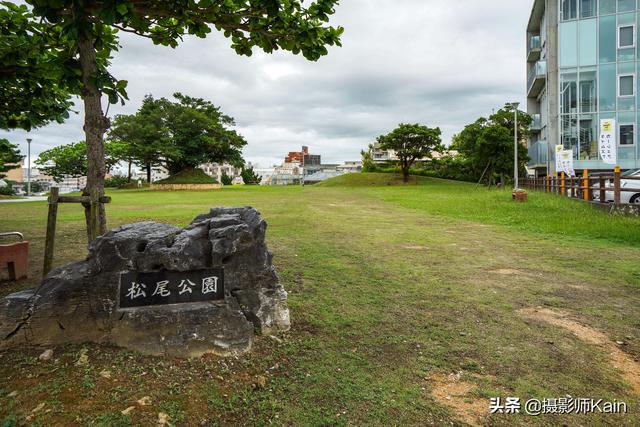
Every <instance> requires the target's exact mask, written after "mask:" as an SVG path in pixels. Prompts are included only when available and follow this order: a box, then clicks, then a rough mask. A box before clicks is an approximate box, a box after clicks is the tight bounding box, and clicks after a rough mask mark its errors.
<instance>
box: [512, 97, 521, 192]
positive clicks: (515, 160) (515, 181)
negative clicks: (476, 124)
mask: <svg viewBox="0 0 640 427" xmlns="http://www.w3.org/2000/svg"><path fill="white" fill-rule="evenodd" d="M511 106H512V107H513V117H514V126H513V189H514V190H517V189H518V172H519V171H518V107H519V106H520V103H519V102H512V103H511Z"/></svg>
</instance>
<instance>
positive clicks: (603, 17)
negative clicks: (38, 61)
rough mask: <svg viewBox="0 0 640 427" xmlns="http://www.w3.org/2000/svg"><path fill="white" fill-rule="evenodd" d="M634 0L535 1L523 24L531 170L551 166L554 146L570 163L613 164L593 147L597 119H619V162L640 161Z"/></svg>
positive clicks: (635, 163)
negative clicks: (569, 157) (530, 120)
mask: <svg viewBox="0 0 640 427" xmlns="http://www.w3.org/2000/svg"><path fill="white" fill-rule="evenodd" d="M639 5H640V3H638V4H636V0H599V1H598V0H535V1H534V4H533V9H532V11H531V16H530V19H529V23H528V26H527V53H526V56H527V111H528V112H529V114H531V115H532V116H533V119H534V121H533V125H532V133H531V136H530V138H529V142H528V147H529V157H530V159H531V160H530V164H529V166H530V168H533V169H535V171H536V174H537V175H538V176H544V175H546V174H547V173H549V171H550V173H553V172H554V171H555V159H554V155H553V153H554V152H555V146H556V145H563V146H564V148H565V149H566V150H569V149H570V150H572V151H573V158H574V166H575V169H577V170H578V169H589V170H593V171H597V170H609V171H610V170H611V169H612V166H611V165H607V164H605V163H603V162H602V161H601V159H600V158H599V153H598V139H599V136H600V121H601V120H603V119H614V120H615V121H616V137H617V152H618V156H617V157H618V163H619V165H620V166H621V167H622V168H623V169H631V168H637V167H640V150H639V145H638V128H639V125H640V117H639V116H638V109H639V107H640V98H639V97H638V88H639V87H640V85H639V84H638V69H639V68H640V62H639V59H640V56H639V48H640V37H639V36H638V25H639V23H640V20H639V14H638V6H639Z"/></svg>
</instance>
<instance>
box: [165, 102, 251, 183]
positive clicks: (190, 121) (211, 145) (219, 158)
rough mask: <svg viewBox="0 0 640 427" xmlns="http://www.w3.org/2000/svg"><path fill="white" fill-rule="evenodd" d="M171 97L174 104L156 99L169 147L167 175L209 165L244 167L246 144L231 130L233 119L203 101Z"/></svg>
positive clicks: (240, 136) (233, 123)
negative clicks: (243, 150)
mask: <svg viewBox="0 0 640 427" xmlns="http://www.w3.org/2000/svg"><path fill="white" fill-rule="evenodd" d="M173 96H174V98H176V100H177V102H171V101H169V100H167V99H164V98H162V99H161V100H160V102H161V104H162V110H163V115H164V122H165V124H166V127H167V128H168V131H169V134H168V136H167V139H168V140H169V145H170V147H171V150H170V153H169V154H168V155H167V156H166V164H165V166H166V168H167V169H168V170H169V173H171V174H176V173H178V172H182V171H185V170H193V169H195V168H197V167H198V166H200V165H201V164H203V163H209V162H211V163H220V164H222V163H229V164H231V165H233V166H236V167H241V166H242V165H244V159H243V158H242V147H244V146H245V145H247V141H246V140H245V139H244V138H243V137H242V135H240V134H238V133H237V132H236V131H235V130H233V129H231V127H232V126H235V121H234V119H233V117H230V116H227V115H226V114H223V113H222V112H221V111H220V108H219V107H216V106H215V105H213V104H212V103H211V102H209V101H205V100H204V99H201V98H192V97H190V96H185V95H182V94H181V93H176V94H174V95H173Z"/></svg>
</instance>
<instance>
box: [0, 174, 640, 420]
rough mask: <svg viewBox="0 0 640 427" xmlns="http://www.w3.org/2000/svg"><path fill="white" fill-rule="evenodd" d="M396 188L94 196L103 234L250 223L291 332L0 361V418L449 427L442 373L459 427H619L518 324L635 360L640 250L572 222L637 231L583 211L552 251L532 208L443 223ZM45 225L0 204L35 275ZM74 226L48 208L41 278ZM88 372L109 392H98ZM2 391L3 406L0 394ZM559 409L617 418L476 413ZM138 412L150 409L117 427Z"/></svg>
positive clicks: (449, 204)
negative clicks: (48, 236)
mask: <svg viewBox="0 0 640 427" xmlns="http://www.w3.org/2000/svg"><path fill="white" fill-rule="evenodd" d="M389 178H391V179H389ZM397 181H398V180H397V178H395V177H392V176H388V175H387V176H379V175H367V174H365V175H352V176H349V177H347V178H339V181H337V182H336V181H334V182H330V183H328V184H327V185H324V186H322V187H306V188H300V187H288V188H264V187H237V188H232V189H224V190H222V191H216V192H173V193H168V192H167V193H165V192H163V193H156V192H148V191H114V192H112V193H111V195H112V196H113V198H114V202H113V203H112V204H111V205H109V206H108V209H109V218H110V225H111V226H116V225H119V224H122V223H128V222H132V221H137V220H148V219H153V220H159V221H162V222H168V223H173V224H177V225H181V226H183V225H185V224H187V223H188V222H189V221H190V220H191V219H192V218H193V217H194V216H195V215H197V214H198V213H200V212H203V211H205V210H207V209H208V208H209V207H211V206H218V205H252V206H255V207H256V208H258V209H259V210H260V211H261V212H262V214H263V216H264V217H265V218H266V219H267V221H268V222H269V229H268V232H267V238H268V243H269V246H270V249H271V250H272V251H273V252H274V255H275V257H274V261H275V263H276V266H277V268H278V271H279V272H280V274H281V277H282V281H283V283H284V285H285V287H286V289H287V290H288V291H289V292H290V297H289V304H290V309H291V313H292V321H293V328H292V331H291V332H290V333H289V334H287V335H286V336H285V337H284V340H283V342H282V343H279V342H277V341H275V340H272V339H269V338H260V339H258V340H257V342H256V348H255V349H254V351H252V352H251V353H250V354H248V355H246V356H244V357H241V358H239V359H227V360H220V359H217V358H214V357H205V358H203V359H198V360H193V361H180V360H179V361H175V360H163V359H157V358H149V357H143V356H140V355H137V354H134V353H131V352H127V351H124V350H119V349H113V348H108V347H103V346H97V345H87V346H86V347H87V349H88V350H89V355H90V364H89V365H88V366H85V367H78V366H76V365H75V360H76V359H77V357H78V352H79V351H80V347H62V348H58V349H56V359H57V361H54V362H50V363H42V362H37V361H36V360H35V357H36V356H37V355H38V354H39V352H38V351H37V350H22V351H19V350H12V351H7V352H3V353H1V354H0V378H2V379H3V381H2V385H1V386H0V387H1V388H2V389H1V390H0V399H1V400H0V403H1V404H0V420H2V419H3V418H4V417H16V418H17V419H20V420H24V417H26V416H28V415H30V412H31V410H32V409H33V408H35V407H36V406H37V405H38V404H39V403H41V402H46V404H47V406H45V408H48V409H51V411H50V412H45V411H44V410H43V411H39V412H38V413H36V414H35V416H34V417H33V418H32V421H34V422H38V423H41V424H42V425H55V424H59V425H68V424H70V423H74V422H75V423H79V424H86V425H117V424H116V423H121V424H120V425H129V424H133V425H149V424H152V423H155V421H156V420H157V413H158V412H165V413H167V414H168V415H169V416H170V418H171V420H172V421H173V422H174V423H175V424H176V425H200V424H201V423H203V422H206V423H209V424H210V425H230V424H237V425H266V424H270V423H272V424H277V425H394V424H396V425H430V424H431V425H443V424H449V423H454V424H458V423H463V422H464V421H465V419H464V418H462V417H461V413H460V412H461V411H456V410H455V408H451V407H448V406H447V405H443V404H442V403H441V402H438V401H437V400H435V399H434V398H433V393H432V392H433V387H435V386H437V383H436V382H434V381H433V380H432V378H434V376H445V377H446V376H448V375H450V374H455V375H457V376H458V377H459V378H460V379H461V381H464V382H466V383H469V384H471V385H473V388H472V390H473V391H471V392H470V395H469V396H466V397H465V399H466V400H469V401H470V400H473V399H481V400H484V401H486V408H487V411H486V416H479V417H477V418H476V419H475V420H472V421H474V422H475V423H478V424H481V423H488V424H491V425H513V424H522V425H531V424H537V425H558V424H563V423H565V424H567V425H591V424H600V425H603V424H604V425H636V424H637V423H638V422H639V421H640V420H639V418H638V413H637V411H636V410H635V409H634V408H637V407H638V404H640V400H639V399H638V396H635V395H634V394H633V392H632V390H631V389H630V387H629V386H628V385H627V384H625V382H624V380H623V379H622V376H621V375H620V374H619V372H618V371H617V369H616V367H615V366H613V365H612V364H611V362H610V360H609V359H608V357H607V351H606V349H603V348H599V347H597V346H593V345H591V344H589V343H587V342H583V341H581V340H580V339H578V337H576V336H574V335H572V334H571V333H569V332H568V331H566V330H564V329H562V328H557V327H553V326H552V325H549V324H545V323H543V322H537V321H534V320H531V319H528V318H524V317H522V316H520V315H519V313H518V312H519V310H521V309H523V308H531V307H538V306H544V307H547V308H551V309H562V310H564V311H567V312H570V313H573V316H574V317H575V319H576V320H577V321H580V322H582V323H584V324H587V325H590V326H592V327H594V328H597V329H599V330H601V331H603V332H604V333H605V334H607V335H608V336H609V337H611V339H612V340H613V341H616V340H622V341H624V342H625V344H626V345H625V346H624V347H623V348H622V349H623V351H625V352H626V353H627V354H629V355H631V356H632V357H633V356H635V357H638V356H639V355H640V346H639V345H638V342H639V340H640V334H638V331H639V329H640V324H639V321H638V319H640V304H639V302H640V297H639V295H638V282H639V280H638V277H640V276H638V273H639V271H638V267H637V265H638V264H637V259H638V256H639V255H640V249H638V247H637V246H638V245H637V244H636V243H637V242H634V241H632V240H631V239H622V238H620V239H618V238H616V239H614V240H613V241H611V242H610V241H608V240H607V239H606V238H603V237H602V236H601V235H600V234H599V233H600V231H598V227H599V226H595V227H594V226H593V224H591V223H589V217H588V216H591V217H592V221H593V223H594V224H597V223H599V222H600V221H602V222H603V223H604V222H606V221H611V222H610V224H613V226H612V230H613V232H614V233H619V234H620V236H622V235H623V233H622V232H621V230H618V229H617V227H627V228H630V224H634V225H635V226H637V225H638V224H637V220H635V221H636V222H633V221H632V220H629V219H620V218H613V219H612V218H610V217H607V216H606V215H602V216H601V214H600V213H599V212H595V211H593V210H592V209H590V208H588V209H586V210H584V211H583V212H582V213H581V214H580V215H585V217H584V218H583V219H582V220H578V221H577V222H575V224H574V228H579V227H581V226H582V225H581V224H586V223H589V224H588V226H586V227H585V228H584V229H583V230H574V229H572V230H569V231H568V232H567V233H565V234H560V233H556V232H555V231H553V230H555V227H558V223H556V219H555V218H554V217H553V216H551V215H547V216H544V215H542V216H539V217H537V218H538V219H537V221H538V223H536V222H535V221H533V219H534V216H533V215H532V214H531V213H530V212H529V209H530V208H531V207H532V206H535V204H536V203H537V202H536V199H537V195H532V200H531V202H530V204H528V205H519V204H518V205H517V204H513V203H512V202H511V201H510V200H509V197H510V195H509V193H508V192H502V191H501V192H498V191H494V192H487V191H486V190H479V191H478V192H475V193H471V196H470V197H469V199H468V201H467V205H465V206H464V207H459V206H458V204H459V200H460V198H461V197H462V196H463V195H464V194H467V193H469V192H470V190H472V189H473V186H469V185H467V184H461V183H451V182H448V181H440V180H431V179H418V180H417V181H416V183H417V184H415V185H412V186H411V185H410V186H402V185H395V184H396V183H397ZM388 183H391V184H393V185H387V184H388ZM447 194H449V198H448V201H447V196H446V195H447ZM540 196H544V195H540ZM541 200H542V199H541ZM540 203H543V204H544V203H549V204H554V205H555V204H557V207H556V209H557V211H556V212H555V213H556V215H562V216H564V217H565V218H567V221H569V220H568V218H570V217H572V216H573V215H574V213H573V212H571V210H572V209H574V208H576V209H583V207H581V205H580V204H576V203H575V202H571V201H567V200H562V199H560V198H554V197H553V196H550V197H548V200H546V196H545V200H542V202H540ZM491 206H494V208H493V209H494V211H495V214H496V215H497V216H501V215H507V214H508V216H510V217H511V218H512V219H511V220H509V221H506V220H503V219H495V218H492V217H491V216H490V215H488V213H486V212H485V210H490V209H491V208H490V207H491ZM539 209H542V208H539ZM474 211H475V212H477V213H478V215H477V216H474V215H473V212H474ZM45 212H46V205H45V204H43V203H25V204H5V205H3V204H0V231H5V230H10V229H18V230H23V231H27V235H28V236H29V239H30V240H31V242H32V249H33V255H34V256H32V266H33V267H34V269H36V270H37V268H38V267H39V264H40V263H41V245H42V243H43V233H44V219H45V215H46V214H45ZM505 212H506V213H505ZM519 217H522V218H520V219H521V221H519V220H518V218H519ZM546 220H549V221H551V222H553V223H554V224H555V225H544V224H542V223H543V222H544V221H546ZM83 221H84V220H83V214H82V212H81V211H79V208H78V207H77V206H68V205H67V206H63V207H62V209H61V213H60V227H59V245H58V246H57V248H58V250H59V252H57V253H56V264H57V265H60V264H62V263H64V262H68V261H71V260H73V259H78V258H81V257H82V256H84V254H85V253H86V249H85V247H84V239H85V238H84V231H83V229H82V227H83ZM569 222H570V221H569ZM536 224H537V225H536ZM536 227H537V228H536ZM544 230H547V231H544ZM594 230H595V231H594ZM630 233H633V231H631V232H630ZM36 282H37V280H35V279H30V280H29V281H23V282H22V283H18V284H12V285H10V286H7V287H4V288H3V293H7V292H9V290H17V289H21V288H25V287H29V286H33V285H34V284H35V283H36ZM104 370H108V371H110V372H111V374H112V375H111V376H112V378H111V379H106V378H103V377H102V376H100V372H102V371H104ZM259 377H264V378H265V379H266V384H265V385H264V386H263V385H261V384H264V383H263V381H261V380H259ZM12 391H17V392H18V394H17V396H15V397H8V396H9V394H10V393H11V392H12ZM566 394H570V395H572V396H576V397H577V396H584V397H596V398H603V399H614V398H617V399H619V400H624V401H626V402H627V403H628V404H629V407H630V408H631V413H630V414H628V415H627V416H602V415H591V416H586V417H567V416H564V417H563V416H558V415H554V416H545V417H536V418H530V417H526V416H523V415H518V416H507V415H502V416H491V417H488V408H489V406H488V398H489V397H495V396H503V397H505V396H519V397H522V398H523V399H525V398H529V397H538V398H552V397H563V396H565V395H566ZM147 395H148V396H150V397H151V398H152V404H151V405H150V406H148V407H144V408H141V407H136V409H135V410H134V411H133V412H132V413H131V414H130V415H128V416H122V415H120V411H121V410H123V409H125V408H127V407H128V406H131V405H133V406H136V403H135V402H136V400H137V399H140V398H141V397H143V396H147ZM466 421H468V420H466ZM205 425H206V424H205Z"/></svg>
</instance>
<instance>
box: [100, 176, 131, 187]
mask: <svg viewBox="0 0 640 427" xmlns="http://www.w3.org/2000/svg"><path fill="white" fill-rule="evenodd" d="M128 183H129V179H128V178H127V177H126V176H124V175H115V176H112V177H111V178H109V179H105V181H104V186H105V187H110V188H117V187H122V186H124V185H126V184H128Z"/></svg>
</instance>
